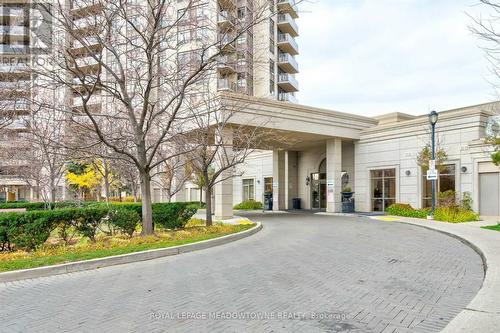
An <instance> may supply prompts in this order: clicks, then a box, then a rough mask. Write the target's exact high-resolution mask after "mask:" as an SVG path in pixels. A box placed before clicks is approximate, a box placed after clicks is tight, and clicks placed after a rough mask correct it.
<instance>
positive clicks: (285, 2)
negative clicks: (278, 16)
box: [278, 0, 299, 18]
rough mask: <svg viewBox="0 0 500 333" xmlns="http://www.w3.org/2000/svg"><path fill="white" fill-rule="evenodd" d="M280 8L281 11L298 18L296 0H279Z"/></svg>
mask: <svg viewBox="0 0 500 333" xmlns="http://www.w3.org/2000/svg"><path fill="white" fill-rule="evenodd" d="M278 10H279V12H280V13H288V14H290V16H291V17H293V18H298V17H299V14H298V10H297V5H296V3H295V0H278Z"/></svg>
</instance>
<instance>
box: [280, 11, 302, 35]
mask: <svg viewBox="0 0 500 333" xmlns="http://www.w3.org/2000/svg"><path fill="white" fill-rule="evenodd" d="M278 28H279V29H280V30H281V31H282V32H286V33H288V34H290V35H292V36H293V37H297V36H298V35H299V27H298V26H297V23H295V20H294V19H293V17H291V16H290V14H278Z"/></svg>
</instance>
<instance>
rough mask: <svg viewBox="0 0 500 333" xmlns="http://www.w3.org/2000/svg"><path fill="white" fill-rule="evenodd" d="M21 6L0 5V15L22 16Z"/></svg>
mask: <svg viewBox="0 0 500 333" xmlns="http://www.w3.org/2000/svg"><path fill="white" fill-rule="evenodd" d="M23 15H24V14H23V10H22V9H21V8H10V7H0V17H23Z"/></svg>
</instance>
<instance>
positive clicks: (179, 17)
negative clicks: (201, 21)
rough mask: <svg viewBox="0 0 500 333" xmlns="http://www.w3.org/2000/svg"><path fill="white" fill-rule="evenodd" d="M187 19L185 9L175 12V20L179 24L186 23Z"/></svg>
mask: <svg viewBox="0 0 500 333" xmlns="http://www.w3.org/2000/svg"><path fill="white" fill-rule="evenodd" d="M188 19H189V13H188V11H187V8H183V9H179V10H178V11H177V20H179V22H183V21H187V20H188Z"/></svg>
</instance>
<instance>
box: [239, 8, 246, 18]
mask: <svg viewBox="0 0 500 333" xmlns="http://www.w3.org/2000/svg"><path fill="white" fill-rule="evenodd" d="M246 12H247V9H246V7H240V8H238V13H237V15H238V18H239V19H243V18H245V15H246Z"/></svg>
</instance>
